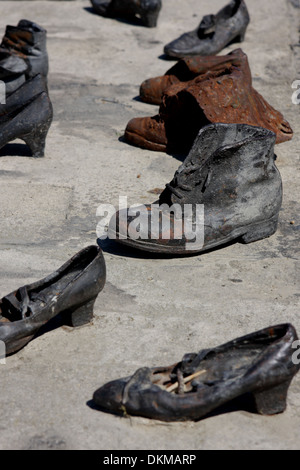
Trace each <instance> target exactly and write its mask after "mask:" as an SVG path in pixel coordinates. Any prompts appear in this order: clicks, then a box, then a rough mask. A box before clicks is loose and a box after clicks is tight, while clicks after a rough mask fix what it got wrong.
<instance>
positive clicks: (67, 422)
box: [0, 0, 300, 450]
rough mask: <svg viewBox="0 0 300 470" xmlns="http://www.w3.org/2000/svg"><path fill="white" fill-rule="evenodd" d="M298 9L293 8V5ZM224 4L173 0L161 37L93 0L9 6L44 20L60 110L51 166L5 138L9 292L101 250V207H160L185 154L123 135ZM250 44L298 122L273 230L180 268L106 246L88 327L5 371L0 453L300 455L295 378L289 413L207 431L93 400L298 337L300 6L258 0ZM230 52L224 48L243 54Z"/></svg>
mask: <svg viewBox="0 0 300 470" xmlns="http://www.w3.org/2000/svg"><path fill="white" fill-rule="evenodd" d="M293 3H294V5H296V3H297V2H296V1H294V2H293ZM223 5H224V1H222V0H211V1H210V2H209V4H208V3H207V2H199V0H184V1H182V0H163V8H162V10H161V13H160V16H159V22H158V26H157V28H154V29H147V28H145V27H141V26H137V25H133V24H128V23H126V22H121V21H117V20H113V19H105V18H101V17H100V16H97V15H95V14H93V13H91V11H90V3H89V0H75V1H59V2H58V1H39V0H37V1H1V2H0V17H1V24H0V34H1V37H2V35H3V34H4V31H5V26H6V24H17V22H18V21H19V20H20V19H21V18H26V19H30V20H33V21H35V22H37V23H39V24H40V25H42V26H44V27H45V28H46V29H47V31H48V52H49V57H50V73H49V91H50V97H51V100H52V102H53V107H54V120H53V124H52V126H51V128H50V131H49V134H48V138H47V147H46V156H45V158H44V159H39V160H35V159H33V158H31V157H29V156H28V155H29V154H28V152H27V150H26V148H25V146H24V145H20V144H21V142H20V143H19V144H17V145H16V144H10V145H8V146H6V147H5V148H3V149H2V150H1V158H0V195H1V204H0V218H1V229H0V233H1V239H0V260H1V271H0V278H1V280H0V286H1V287H0V297H2V296H4V295H5V294H7V293H9V292H11V291H12V290H14V289H15V288H17V287H20V286H22V285H24V284H27V283H30V282H33V281H35V280H38V279H41V278H43V277H44V276H46V275H47V274H50V273H51V272H53V271H54V270H55V269H56V268H58V267H59V266H61V265H62V264H63V263H64V262H65V261H66V260H67V259H69V258H70V257H71V256H72V255H74V254H75V253H76V252H78V251H79V250H81V249H82V248H83V247H85V246H87V245H89V244H95V243H96V238H97V236H96V226H97V223H98V222H99V217H97V216H96V211H97V208H98V206H99V205H100V204H103V203H110V204H113V205H115V206H116V207H117V204H118V200H119V199H118V198H119V196H127V197H128V203H129V204H133V203H147V202H149V203H150V202H153V201H155V199H156V197H157V196H156V195H155V194H153V192H151V191H152V190H153V189H154V188H163V187H164V185H165V184H166V183H167V182H169V181H170V180H171V179H172V177H173V174H174V172H175V170H176V169H177V167H178V165H179V164H180V160H179V159H178V158H176V157H174V156H171V155H167V154H165V153H157V152H151V151H148V150H142V149H139V148H136V147H132V146H130V145H128V144H126V143H125V142H123V141H122V138H121V137H122V135H123V132H124V129H125V126H126V124H127V122H128V121H129V119H131V118H133V117H137V116H152V115H154V114H156V113H157V110H158V108H157V107H156V106H151V105H148V104H145V103H142V102H140V101H138V100H137V99H135V98H136V97H137V95H138V91H139V85H140V83H141V82H142V81H143V80H144V79H146V78H149V77H153V76H157V75H161V74H164V73H165V71H166V70H167V69H168V68H169V67H170V66H171V65H173V63H174V62H171V61H166V60H164V59H163V58H162V57H161V55H162V52H163V46H164V44H166V43H167V42H169V41H170V40H172V39H174V38H176V37H178V35H179V34H181V33H183V32H186V31H189V30H191V29H193V28H195V27H196V26H197V25H198V23H199V21H200V19H201V18H202V16H203V15H205V14H208V13H215V12H217V11H218V10H219V9H220V8H221V7H222V6H223ZM247 6H248V8H249V12H250V15H251V23H250V25H249V27H248V30H247V34H246V39H245V42H244V43H243V44H242V48H243V50H244V51H245V52H246V53H247V54H248V58H249V61H250V66H251V70H252V74H253V84H254V87H255V88H256V89H257V90H258V91H259V92H260V93H261V94H263V96H264V97H265V98H266V99H267V100H268V101H269V102H270V103H271V104H272V105H273V106H274V107H275V108H276V109H279V110H280V111H281V112H282V113H283V114H284V116H285V118H286V119H287V120H288V121H289V122H290V124H291V126H292V128H293V129H294V132H295V135H294V138H293V140H292V141H290V142H287V143H283V144H280V145H277V146H276V154H277V166H278V168H279V170H280V172H281V175H282V179H283V187H284V198H283V205H282V210H281V212H280V223H279V228H278V231H277V232H276V234H275V235H273V236H272V237H270V238H269V239H265V240H261V241H258V242H256V243H253V244H249V245H243V244H240V243H234V244H232V245H230V246H227V247H225V248H222V249H218V250H215V251H212V252H210V253H206V254H202V255H196V256H191V257H182V258H159V257H151V256H148V255H146V254H143V253H137V252H134V251H131V250H127V249H126V248H121V247H119V246H116V245H115V244H114V243H113V242H110V243H104V244H103V248H104V251H105V260H106V265H107V282H106V285H105V288H104V290H103V291H102V292H101V293H100V295H99V296H98V298H97V301H96V305H95V318H94V322H93V324H92V325H88V326H84V327H82V328H79V329H70V328H67V327H60V328H56V329H53V330H51V331H48V332H47V333H45V334H43V335H41V336H39V337H38V338H36V339H35V340H34V341H32V342H31V343H29V344H28V345H27V346H26V347H25V348H24V349H23V350H21V351H19V352H18V353H17V354H15V355H13V356H11V357H8V358H7V359H6V364H0V377H1V407H0V417H1V419H0V448H1V449H106V450H110V449H111V450H116V449H119V450H125V449H126V450H127V449H131V450H137V449H148V450H152V449H153V450H154V449H160V450H167V449H169V450H170V449H173V450H174V449H178V450H180V449H182V450H184V449H185V450H195V449H299V448H300V441H299V434H300V374H299V375H298V376H296V377H295V379H294V380H293V382H292V384H291V386H290V390H289V395H288V405H287V409H286V411H285V412H284V413H282V414H280V415H276V416H272V417H266V416H259V415H256V414H254V413H251V412H250V411H247V410H246V409H241V410H231V411H230V412H227V413H221V414H217V415H216V416H212V417H209V418H207V419H204V420H201V421H199V422H186V423H170V424H167V423H162V422H159V421H154V420H149V419H144V418H138V417H134V418H120V417H117V416H113V415H110V414H105V413H102V412H100V411H98V410H95V409H93V406H92V404H91V399H92V395H93V392H94V390H95V389H96V388H98V387H99V386H100V385H102V384H104V383H105V382H107V381H109V380H112V379H115V378H119V377H121V376H126V375H130V374H132V373H133V372H134V371H135V370H136V369H137V368H139V367H141V366H159V365H169V364H172V363H174V362H177V361H179V360H180V359H181V358H182V356H183V355H184V354H185V353H187V352H196V351H198V350H200V349H202V348H207V347H214V346H217V345H219V344H222V343H223V342H225V341H229V340H231V339H233V338H235V337H238V336H241V335H244V334H247V333H250V332H253V331H255V330H257V329H260V328H264V327H266V326H269V325H274V324H277V323H282V322H291V323H293V325H294V326H295V327H296V329H298V331H299V332H300V317H299V298H300V291H299V234H300V218H299V213H300V211H299V198H298V196H299V154H300V151H299V149H300V119H299V111H300V105H295V104H293V103H292V100H291V97H292V93H293V92H294V91H295V90H293V89H292V83H293V81H294V80H296V79H300V61H299V45H298V46H297V43H299V34H298V27H299V24H300V21H299V12H300V10H299V9H297V8H295V7H294V6H293V5H292V2H288V0H272V1H271V0H268V1H265V2H262V1H261V0H247ZM236 47H237V46H236V45H232V46H230V47H229V48H227V49H224V51H223V52H222V54H224V53H227V52H228V51H229V50H232V49H234V48H236Z"/></svg>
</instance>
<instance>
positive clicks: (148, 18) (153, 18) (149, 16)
mask: <svg viewBox="0 0 300 470" xmlns="http://www.w3.org/2000/svg"><path fill="white" fill-rule="evenodd" d="M158 13H159V12H156V11H155V12H148V13H145V14H144V15H143V14H141V20H142V22H143V23H144V25H145V26H147V27H148V28H155V27H156V25H157V18H158Z"/></svg>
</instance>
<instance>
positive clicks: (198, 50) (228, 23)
mask: <svg viewBox="0 0 300 470" xmlns="http://www.w3.org/2000/svg"><path fill="white" fill-rule="evenodd" d="M249 21H250V17H249V13H248V9H247V7H246V4H245V2H244V0H231V2H230V3H229V4H228V5H226V6H225V7H224V8H222V10H220V11H219V12H218V13H217V14H216V15H207V16H204V17H203V19H202V21H201V23H200V25H199V26H198V28H196V29H195V30H193V31H190V32H188V33H185V34H183V35H182V36H180V37H179V38H177V39H175V40H174V41H172V42H170V43H169V44H166V46H165V47H164V53H165V54H167V55H168V56H171V57H177V58H182V57H187V56H194V55H215V54H217V53H218V52H220V51H221V50H222V49H224V47H226V46H228V45H229V44H231V43H233V42H242V41H244V37H245V32H246V29H247V26H248V24H249Z"/></svg>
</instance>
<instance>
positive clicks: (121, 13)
mask: <svg viewBox="0 0 300 470" xmlns="http://www.w3.org/2000/svg"><path fill="white" fill-rule="evenodd" d="M91 3H92V5H93V8H94V10H95V12H96V13H98V14H99V15H101V16H105V17H108V18H126V19H137V18H139V19H140V21H141V22H142V24H143V25H144V26H147V27H149V28H154V27H155V26H156V25H157V19H158V15H159V12H160V10H161V6H162V2H161V0H110V1H107V0H91Z"/></svg>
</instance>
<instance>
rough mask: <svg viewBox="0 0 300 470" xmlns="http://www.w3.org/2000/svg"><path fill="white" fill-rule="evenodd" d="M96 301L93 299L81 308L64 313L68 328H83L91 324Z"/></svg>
mask: <svg viewBox="0 0 300 470" xmlns="http://www.w3.org/2000/svg"><path fill="white" fill-rule="evenodd" d="M95 301H96V299H92V300H90V301H89V302H87V303H86V304H84V305H81V306H80V307H77V308H74V309H72V310H67V311H65V312H64V313H63V316H64V323H65V324H66V325H68V326H73V327H76V326H82V325H85V324H86V323H90V322H91V321H92V319H93V316H94V304H95Z"/></svg>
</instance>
